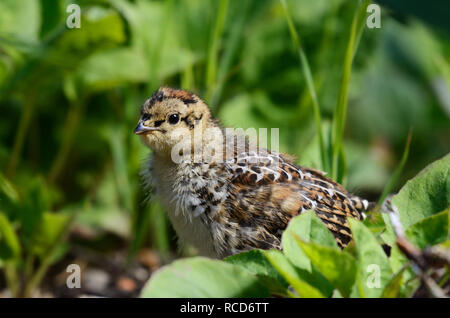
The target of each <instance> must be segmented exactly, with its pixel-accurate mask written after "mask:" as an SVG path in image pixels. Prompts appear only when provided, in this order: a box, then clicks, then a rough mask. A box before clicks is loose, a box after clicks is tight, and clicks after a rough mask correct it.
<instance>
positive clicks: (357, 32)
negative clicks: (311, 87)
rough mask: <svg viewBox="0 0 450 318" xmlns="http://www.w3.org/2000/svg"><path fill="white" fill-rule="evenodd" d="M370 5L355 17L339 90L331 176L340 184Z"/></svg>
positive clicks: (335, 115) (333, 129)
mask: <svg viewBox="0 0 450 318" xmlns="http://www.w3.org/2000/svg"><path fill="white" fill-rule="evenodd" d="M369 3H370V1H368V0H364V1H362V2H360V4H359V5H358V8H357V10H356V12H355V15H354V16H353V20H352V25H351V29H350V37H349V41H348V44H347V49H346V53H345V58H344V66H343V72H342V77H341V84H340V88H339V96H338V101H337V104H336V108H335V111H334V114H333V127H332V160H331V162H332V166H331V176H332V178H333V179H335V180H336V181H338V182H341V180H339V175H340V174H339V171H338V170H339V156H340V154H341V148H342V141H343V137H344V128H345V120H346V113H347V101H348V91H349V83H350V74H351V71H352V64H353V58H354V56H355V52H356V48H357V47H358V43H359V40H360V38H361V35H362V31H363V28H364V26H365V16H366V9H367V6H368V5H369ZM342 177H343V176H342V174H341V177H340V178H342Z"/></svg>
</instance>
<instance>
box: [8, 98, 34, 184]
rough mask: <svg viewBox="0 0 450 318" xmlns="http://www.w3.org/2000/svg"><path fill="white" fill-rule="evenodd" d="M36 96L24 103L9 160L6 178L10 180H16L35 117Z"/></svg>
mask: <svg viewBox="0 0 450 318" xmlns="http://www.w3.org/2000/svg"><path fill="white" fill-rule="evenodd" d="M34 96H35V94H34V93H32V94H30V98H29V99H28V100H27V102H24V109H23V111H22V114H21V116H20V122H19V128H18V130H17V134H16V137H15V139H14V145H13V150H12V153H11V157H10V159H9V163H8V168H7V170H6V177H7V178H8V179H10V180H11V179H13V178H14V175H15V172H16V169H17V165H18V164H19V161H20V154H21V153H22V148H23V144H24V141H25V137H26V135H27V132H28V128H29V126H30V122H31V118H32V117H33V111H34V103H35V98H34Z"/></svg>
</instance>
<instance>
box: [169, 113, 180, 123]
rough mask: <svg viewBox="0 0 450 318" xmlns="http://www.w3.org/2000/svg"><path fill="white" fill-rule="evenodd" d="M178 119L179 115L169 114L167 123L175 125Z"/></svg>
mask: <svg viewBox="0 0 450 318" xmlns="http://www.w3.org/2000/svg"><path fill="white" fill-rule="evenodd" d="M179 121H180V115H178V114H172V115H170V116H169V124H172V125H175V124H177V123H178V122H179Z"/></svg>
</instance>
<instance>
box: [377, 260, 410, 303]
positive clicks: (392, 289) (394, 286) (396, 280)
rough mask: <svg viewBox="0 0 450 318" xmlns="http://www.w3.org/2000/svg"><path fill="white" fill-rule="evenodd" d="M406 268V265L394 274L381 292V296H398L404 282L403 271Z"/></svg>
mask: <svg viewBox="0 0 450 318" xmlns="http://www.w3.org/2000/svg"><path fill="white" fill-rule="evenodd" d="M406 269H407V267H406V266H404V267H403V268H402V269H401V270H400V271H399V272H398V273H397V274H395V275H394V276H392V278H391V279H390V280H389V282H388V283H387V284H386V286H385V288H384V290H383V292H382V293H381V298H398V296H399V294H400V289H401V287H402V283H403V273H404V272H405V270H406Z"/></svg>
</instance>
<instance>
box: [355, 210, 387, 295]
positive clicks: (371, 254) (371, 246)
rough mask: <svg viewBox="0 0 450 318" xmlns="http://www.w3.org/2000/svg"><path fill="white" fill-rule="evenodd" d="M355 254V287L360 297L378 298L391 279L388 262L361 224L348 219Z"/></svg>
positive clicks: (371, 235)
mask: <svg viewBox="0 0 450 318" xmlns="http://www.w3.org/2000/svg"><path fill="white" fill-rule="evenodd" d="M349 223H350V227H351V229H352V235H353V239H354V241H355V245H356V252H357V259H358V262H357V267H358V273H357V285H358V289H359V294H360V296H361V297H370V298H372V297H380V295H381V293H382V292H383V289H384V287H385V286H386V284H387V283H388V282H389V280H390V278H391V277H392V269H391V267H390V264H389V260H388V258H387V256H386V254H385V253H384V251H383V249H382V248H381V245H380V244H379V243H378V241H377V239H376V238H375V237H374V236H373V234H372V233H371V232H370V230H369V229H368V228H366V227H365V226H364V225H363V224H362V223H361V222H359V221H357V220H354V219H349Z"/></svg>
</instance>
